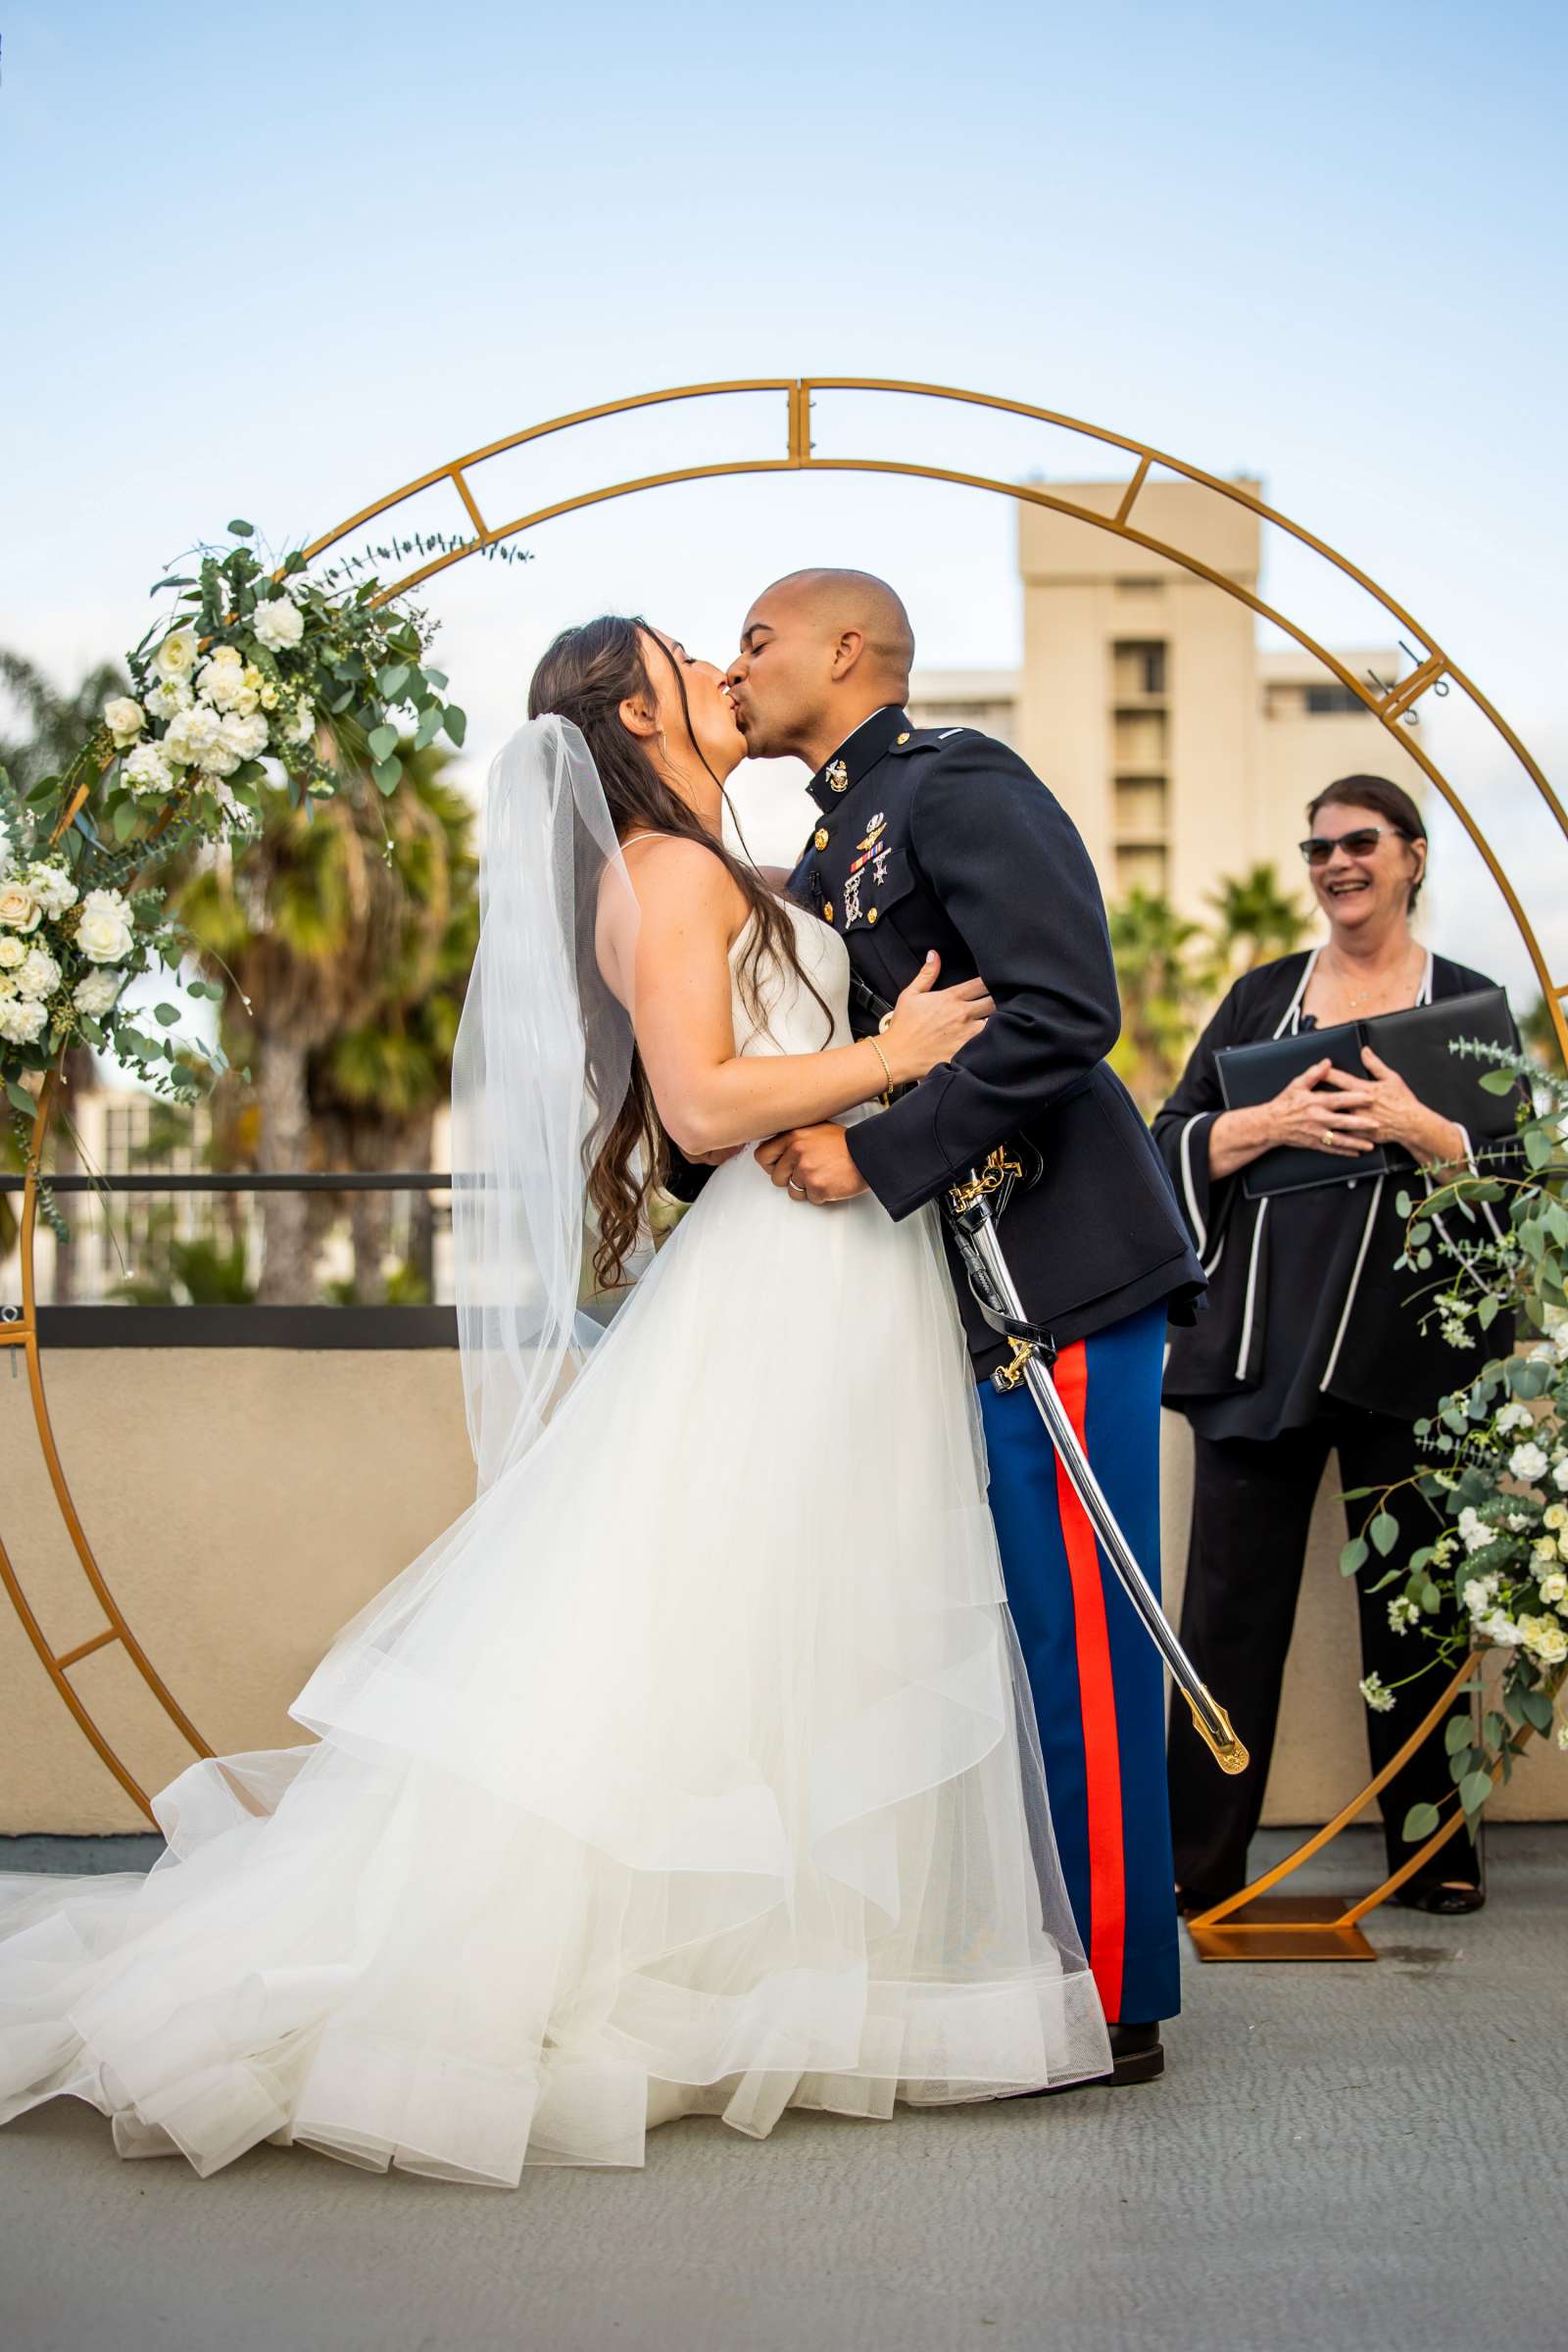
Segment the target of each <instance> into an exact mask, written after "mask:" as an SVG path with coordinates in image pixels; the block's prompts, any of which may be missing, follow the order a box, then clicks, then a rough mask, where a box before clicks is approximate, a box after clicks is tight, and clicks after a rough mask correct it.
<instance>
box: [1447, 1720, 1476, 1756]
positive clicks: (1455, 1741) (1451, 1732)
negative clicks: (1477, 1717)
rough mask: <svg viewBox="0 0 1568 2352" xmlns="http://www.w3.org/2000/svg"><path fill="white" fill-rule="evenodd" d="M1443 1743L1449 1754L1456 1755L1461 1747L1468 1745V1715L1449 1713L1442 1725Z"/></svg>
mask: <svg viewBox="0 0 1568 2352" xmlns="http://www.w3.org/2000/svg"><path fill="white" fill-rule="evenodd" d="M1443 1744H1444V1746H1445V1748H1446V1750H1447V1752H1448V1754H1449V1755H1450V1756H1453V1755H1457V1754H1458V1752H1459V1750H1460V1748H1461V1747H1468V1746H1469V1745H1470V1718H1469V1716H1468V1715H1450V1716H1449V1717H1448V1720H1447V1722H1446V1724H1445V1725H1444V1727H1443Z"/></svg>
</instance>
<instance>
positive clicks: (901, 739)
mask: <svg viewBox="0 0 1568 2352" xmlns="http://www.w3.org/2000/svg"><path fill="white" fill-rule="evenodd" d="M908 740H909V731H908V729H907V728H906V729H905V731H904V733H903V734H902V735H900V736H899V737H898V738H897V741H898V742H900V743H907V742H908Z"/></svg>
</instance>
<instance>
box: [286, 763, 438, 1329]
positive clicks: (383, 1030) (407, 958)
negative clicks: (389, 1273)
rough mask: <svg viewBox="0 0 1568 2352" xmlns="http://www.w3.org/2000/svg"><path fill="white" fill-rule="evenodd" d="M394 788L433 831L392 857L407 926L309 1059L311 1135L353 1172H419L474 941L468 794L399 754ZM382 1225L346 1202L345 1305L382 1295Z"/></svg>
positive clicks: (415, 1263)
mask: <svg viewBox="0 0 1568 2352" xmlns="http://www.w3.org/2000/svg"><path fill="white" fill-rule="evenodd" d="M398 757H399V758H400V760H402V762H403V770H404V781H403V784H402V785H401V787H400V788H399V789H400V797H401V795H402V794H404V793H412V794H414V795H415V796H417V798H418V800H419V801H420V803H421V805H422V807H423V808H424V809H425V810H426V811H427V812H428V814H429V815H430V816H431V817H433V818H434V820H435V822H436V825H437V826H438V827H439V855H438V856H436V855H433V854H432V853H433V852H434V851H435V850H436V848H437V842H436V839H435V837H432V836H431V835H428V834H420V835H419V836H417V838H414V837H411V838H410V839H408V840H406V841H400V842H399V844H398V848H397V850H396V853H395V856H396V858H397V862H398V865H399V868H400V871H401V872H402V874H403V879H404V883H405V887H406V889H407V892H408V899H409V910H410V921H409V924H408V926H407V929H406V934H405V938H404V940H403V941H402V943H401V945H400V950H399V952H398V953H397V954H396V955H395V956H393V957H392V958H391V959H390V960H389V962H388V965H387V968H386V971H385V974H384V983H385V985H384V987H383V990H382V994H381V997H380V1000H379V1001H378V1002H377V1004H376V1005H374V1006H373V1007H372V1008H371V1010H370V1012H369V1014H368V1016H367V1018H366V1019H365V1020H363V1021H362V1022H360V1023H359V1024H358V1025H357V1026H356V1027H354V1028H352V1029H348V1030H345V1031H344V1032H343V1033H342V1035H341V1036H339V1037H337V1038H335V1039H333V1041H332V1042H331V1044H330V1045H328V1046H326V1047H325V1048H323V1049H322V1050H321V1051H320V1052H319V1053H318V1054H314V1055H313V1056H312V1059H311V1067H310V1081H309V1083H310V1096H311V1105H312V1112H313V1116H314V1118H315V1120H316V1123H317V1126H318V1130H319V1132H320V1133H322V1134H323V1135H324V1136H326V1137H328V1138H329V1139H330V1140H331V1142H332V1143H333V1145H334V1147H335V1148H334V1149H333V1150H332V1152H330V1156H331V1157H332V1158H333V1159H334V1160H336V1161H337V1162H338V1164H339V1165H341V1166H346V1167H353V1168H367V1169H368V1168H380V1169H390V1168H396V1167H405V1168H427V1167H428V1166H429V1165H430V1154H431V1140H432V1133H433V1129H434V1124H435V1116H436V1112H437V1110H438V1108H439V1106H440V1104H441V1103H443V1102H444V1101H445V1100H446V1098H447V1095H448V1094H449V1092H450V1090H451V1079H452V1050H453V1046H454V1044H455V1043H456V1040H457V1033H458V1020H459V1016H460V1014H461V1013H462V1010H463V998H464V992H465V990H466V987H467V982H468V974H469V972H470V970H471V969H472V966H473V957H474V951H475V949H476V947H477V945H478V939H479V898H478V875H479V866H478V858H477V855H476V852H475V848H474V829H475V822H476V812H475V809H474V807H473V804H472V802H471V801H469V800H468V799H467V797H466V794H464V793H461V792H459V791H457V790H456V789H455V788H454V787H453V786H452V785H451V784H449V783H447V782H445V781H444V780H443V777H442V769H443V768H444V767H445V765H446V762H447V755H445V754H444V753H442V752H439V751H437V750H435V749H434V748H432V749H431V750H430V751H427V752H416V751H414V749H413V748H412V745H407V744H405V745H402V746H400V747H399V753H398ZM437 893H439V895H440V897H441V900H442V902H443V904H444V907H445V921H444V924H443V926H442V928H441V931H440V933H439V936H437V937H435V938H434V939H433V941H432V937H431V933H430V926H429V922H428V910H429V907H430V905H431V903H432V897H433V895H434V894H437ZM391 1218H392V1196H391V1195H390V1194H388V1193H353V1194H351V1195H350V1196H349V1227H350V1233H351V1237H352V1241H353V1247H354V1279H353V1297H354V1299H355V1300H356V1301H357V1302H358V1303H361V1304H365V1303H368V1302H369V1301H371V1300H372V1299H378V1298H380V1297H381V1296H382V1272H381V1269H382V1264H383V1260H384V1258H385V1255H386V1245H387V1237H388V1233H389V1231H390V1226H391ZM411 1228H412V1230H411V1241H410V1248H409V1253H408V1264H407V1266H406V1269H405V1273H404V1277H403V1280H402V1283H401V1286H400V1287H401V1289H402V1291H403V1293H404V1295H405V1296H407V1297H422V1298H424V1299H428V1298H429V1296H430V1290H431V1279H432V1267H431V1248H432V1219H431V1204H430V1196H429V1195H428V1194H427V1193H424V1194H417V1195H416V1196H414V1199H413V1202H412V1219H411Z"/></svg>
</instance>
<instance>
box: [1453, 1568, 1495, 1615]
mask: <svg viewBox="0 0 1568 2352" xmlns="http://www.w3.org/2000/svg"><path fill="white" fill-rule="evenodd" d="M1496 1593H1497V1580H1496V1578H1495V1576H1472V1577H1471V1578H1470V1579H1469V1580H1468V1582H1467V1583H1466V1585H1465V1588H1464V1592H1463V1594H1462V1595H1461V1597H1462V1599H1463V1601H1464V1605H1465V1607H1466V1608H1467V1609H1468V1610H1469V1612H1470V1614H1471V1616H1472V1617H1484V1616H1485V1615H1486V1613H1487V1611H1488V1609H1490V1608H1491V1606H1492V1604H1493V1601H1494V1600H1495V1598H1496Z"/></svg>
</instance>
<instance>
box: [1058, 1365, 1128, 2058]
mask: <svg viewBox="0 0 1568 2352" xmlns="http://www.w3.org/2000/svg"><path fill="white" fill-rule="evenodd" d="M1055 1378H1056V1393H1057V1395H1058V1396H1059V1397H1060V1398H1061V1401H1062V1403H1063V1404H1064V1405H1065V1406H1066V1408H1067V1418H1068V1419H1069V1420H1070V1421H1071V1423H1072V1425H1073V1428H1074V1430H1075V1431H1076V1432H1077V1436H1078V1443H1079V1445H1080V1446H1083V1447H1084V1450H1085V1451H1086V1452H1087V1451H1088V1445H1089V1442H1088V1438H1087V1436H1086V1434H1085V1426H1084V1423H1085V1412H1086V1408H1087V1406H1088V1402H1089V1356H1088V1351H1087V1348H1086V1347H1085V1344H1084V1342H1083V1341H1082V1340H1077V1341H1075V1342H1074V1344H1073V1345H1072V1347H1070V1348H1063V1349H1062V1351H1061V1353H1060V1355H1058V1356H1057V1358H1056V1366H1055ZM1056 1508H1057V1511H1058V1513H1059V1514H1060V1518H1061V1536H1062V1542H1063V1544H1064V1545H1065V1547H1066V1552H1067V1574H1068V1578H1069V1580H1070V1582H1071V1585H1072V1605H1073V1614H1074V1618H1075V1621H1076V1632H1077V1642H1078V1700H1079V1705H1080V1707H1081V1709H1082V1713H1083V1733H1084V1778H1085V1783H1086V1798H1087V1807H1088V1816H1089V1818H1088V1835H1089V1922H1090V1928H1089V1965H1090V1968H1091V1969H1092V1970H1093V1972H1094V1978H1095V1983H1096V1985H1098V1986H1099V1987H1100V1998H1101V2002H1102V2004H1103V2008H1104V2012H1105V2015H1106V2016H1107V2017H1108V2018H1112V2019H1114V2018H1117V2017H1119V2016H1120V2015H1121V1979H1122V1966H1123V1960H1124V1957H1125V1949H1126V1941H1127V1892H1126V1858H1125V1855H1124V1852H1123V1848H1122V1823H1121V1753H1120V1748H1119V1745H1118V1742H1117V1739H1116V1686H1115V1681H1114V1678H1113V1676H1112V1674H1111V1668H1110V1633H1109V1629H1108V1627H1107V1626H1106V1623H1105V1588H1104V1584H1103V1579H1102V1576H1101V1569H1100V1547H1099V1545H1098V1544H1097V1543H1096V1541H1095V1531H1094V1529H1093V1527H1092V1526H1091V1525H1090V1522H1089V1515H1088V1513H1087V1512H1086V1511H1085V1509H1084V1506H1083V1504H1082V1503H1081V1502H1080V1501H1079V1499H1078V1496H1077V1495H1076V1493H1075V1492H1074V1489H1073V1486H1072V1482H1071V1481H1070V1479H1069V1478H1068V1476H1067V1473H1066V1472H1065V1470H1063V1468H1062V1466H1061V1463H1060V1461H1059V1460H1058V1462H1057V1464H1056Z"/></svg>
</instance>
